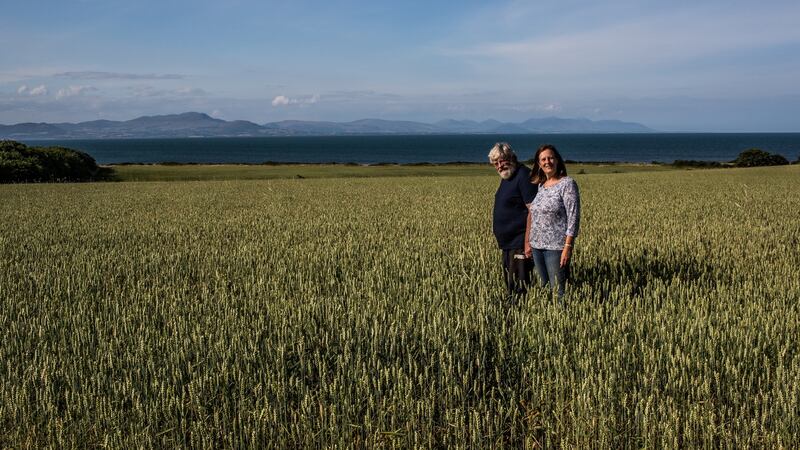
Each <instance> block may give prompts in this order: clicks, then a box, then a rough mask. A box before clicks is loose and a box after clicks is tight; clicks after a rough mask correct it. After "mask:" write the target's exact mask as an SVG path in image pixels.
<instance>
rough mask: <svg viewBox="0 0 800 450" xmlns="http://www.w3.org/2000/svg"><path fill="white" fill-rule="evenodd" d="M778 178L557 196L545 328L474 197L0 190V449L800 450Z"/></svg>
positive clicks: (359, 188) (792, 306)
mask: <svg viewBox="0 0 800 450" xmlns="http://www.w3.org/2000/svg"><path fill="white" fill-rule="evenodd" d="M798 175H800V172H798V170H797V168H796V167H789V168H773V169H750V170H718V171H708V172H705V171H703V172H667V173H648V174H620V175H585V176H581V175H579V176H577V180H578V183H579V186H580V189H581V194H582V199H583V207H584V211H583V212H584V215H583V225H582V226H583V229H582V235H581V236H580V237H579V239H578V243H577V246H576V253H575V259H574V275H575V283H574V284H573V285H572V287H571V291H570V293H569V295H568V298H567V304H568V306H567V307H566V308H563V307H560V306H559V305H558V304H556V303H555V302H554V301H553V300H552V299H551V298H550V296H549V295H547V293H545V292H542V291H540V290H534V291H532V292H531V293H530V294H529V296H528V298H527V299H526V300H525V301H524V302H523V303H522V304H521V305H520V306H519V307H516V308H507V307H505V306H504V305H502V304H501V303H500V302H499V301H498V298H499V297H500V294H501V293H502V290H503V289H502V285H501V279H500V277H499V273H498V267H499V258H500V255H499V251H498V250H497V249H496V248H495V243H494V241H493V238H492V236H491V231H490V230H491V223H490V220H491V219H490V213H491V201H492V198H493V193H494V189H495V187H496V184H497V179H496V178H495V177H464V178H458V177H445V178H382V179H359V180H354V179H336V180H282V181H238V182H234V181H230V182H187V183H135V184H130V183H117V184H88V185H17V186H0V342H2V345H0V380H1V381H0V446H3V447H7V446H10V447H17V448H25V447H58V448H61V447H87V446H110V447H143V448H150V447H173V446H192V447H205V448H216V447H243V446H250V447H261V446H268V447H282V448H285V447H296V446H301V447H320V446H325V447H340V448H349V447H374V446H381V447H384V446H385V447H399V448H409V447H434V446H435V447H455V448H459V447H460V448H466V447H486V446H498V447H517V446H525V447H528V448H535V447H538V446H546V447H556V446H563V447H583V448H585V447H607V448H617V447H661V446H669V447H677V446H683V447H685V446H714V447H718V446H724V447H736V448H742V447H753V446H767V447H790V446H793V445H796V442H798V439H800V419H799V418H798V414H797V411H799V410H800V355H799V354H798V349H797V345H798V341H800V305H798V299H800V252H798V248H800V242H799V240H800V220H798V216H797V211H798V210H800V183H797V179H798Z"/></svg>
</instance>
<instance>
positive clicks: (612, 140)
mask: <svg viewBox="0 0 800 450" xmlns="http://www.w3.org/2000/svg"><path fill="white" fill-rule="evenodd" d="M500 141H505V142H508V143H510V144H511V145H512V147H513V148H514V149H515V151H516V153H517V155H518V156H519V157H520V159H522V160H528V159H531V158H532V157H533V154H534V152H535V151H536V149H537V148H538V147H539V146H540V145H542V144H545V143H548V144H553V145H555V146H556V147H557V148H558V150H559V152H560V153H561V155H562V156H563V157H564V159H566V160H570V161H581V162H637V163H650V162H659V163H672V162H673V161H675V160H697V161H719V162H723V161H731V160H733V159H736V157H737V155H738V154H739V153H740V152H742V151H744V150H747V149H749V148H760V149H762V150H765V151H768V152H770V153H779V154H781V155H783V156H784V157H786V158H787V159H788V160H790V161H795V160H797V158H798V155H800V133H647V134H527V135H516V134H515V135H491V134H475V135H465V134H459V135H413V136H398V135H390V136H387V135H381V136H303V137H300V136H297V137H295V136H292V137H239V138H172V139H90V140H46V141H45V140H23V142H24V143H26V144H29V145H36V146H52V145H59V146H64V147H69V148H73V149H76V150H82V151H84V152H86V153H88V154H90V155H91V156H92V157H94V159H95V160H96V161H97V162H98V163H99V164H122V163H199V164H208V163H238V164H263V163H356V164H381V163H398V164H414V163H452V162H470V163H477V162H486V161H487V156H486V155H487V154H488V152H489V149H490V148H491V147H492V146H493V145H494V143H495V142H500Z"/></svg>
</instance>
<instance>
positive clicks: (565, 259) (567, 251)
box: [561, 245, 572, 267]
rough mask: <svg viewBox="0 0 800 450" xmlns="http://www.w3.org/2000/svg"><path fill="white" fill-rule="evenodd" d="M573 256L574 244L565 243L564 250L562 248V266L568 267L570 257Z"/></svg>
mask: <svg viewBox="0 0 800 450" xmlns="http://www.w3.org/2000/svg"><path fill="white" fill-rule="evenodd" d="M571 257H572V246H571V245H565V246H564V250H561V267H567V264H569V259H570V258H571Z"/></svg>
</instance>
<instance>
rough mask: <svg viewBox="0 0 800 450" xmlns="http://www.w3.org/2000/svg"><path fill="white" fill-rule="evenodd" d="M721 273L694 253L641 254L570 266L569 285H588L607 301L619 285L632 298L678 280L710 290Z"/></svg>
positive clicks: (718, 280) (709, 262)
mask: <svg viewBox="0 0 800 450" xmlns="http://www.w3.org/2000/svg"><path fill="white" fill-rule="evenodd" d="M720 274H721V272H720V271H719V270H718V268H717V270H716V273H715V267H714V264H713V263H712V262H711V261H708V260H704V259H700V258H699V257H698V256H697V255H695V254H690V253H672V254H669V255H659V254H658V253H657V252H644V253H642V254H641V255H639V256H637V257H635V258H626V259H622V260H608V259H604V260H599V261H595V262H594V263H593V264H589V265H580V266H575V267H573V271H572V278H571V280H570V283H571V284H572V286H575V287H581V286H585V285H588V286H591V287H593V288H594V289H595V290H599V291H600V292H601V297H602V298H603V299H607V298H608V297H609V296H610V295H611V292H612V291H614V290H615V289H617V288H618V287H620V286H625V287H629V288H630V291H631V292H630V293H631V295H632V296H642V295H643V293H644V291H645V290H646V289H647V287H648V286H649V285H650V283H653V282H655V281H661V282H662V283H664V284H669V283H671V282H675V281H679V282H681V283H693V284H699V285H704V286H707V287H708V288H709V289H713V288H715V287H716V286H717V284H718V283H719V282H721V281H722V282H724V281H725V280H720V278H719V277H720Z"/></svg>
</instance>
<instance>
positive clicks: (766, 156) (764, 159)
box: [731, 148, 789, 167]
mask: <svg viewBox="0 0 800 450" xmlns="http://www.w3.org/2000/svg"><path fill="white" fill-rule="evenodd" d="M731 162H732V163H733V164H734V165H735V166H736V167H757V166H783V165H786V164H789V161H788V160H787V159H786V158H784V157H783V156H781V155H779V154H777V153H769V152H765V151H764V150H761V149H758V148H751V149H748V150H745V151H743V152H742V153H739V157H738V158H736V159H735V160H733V161H731Z"/></svg>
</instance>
